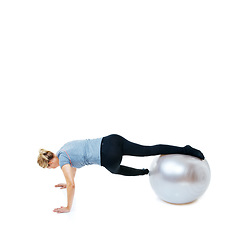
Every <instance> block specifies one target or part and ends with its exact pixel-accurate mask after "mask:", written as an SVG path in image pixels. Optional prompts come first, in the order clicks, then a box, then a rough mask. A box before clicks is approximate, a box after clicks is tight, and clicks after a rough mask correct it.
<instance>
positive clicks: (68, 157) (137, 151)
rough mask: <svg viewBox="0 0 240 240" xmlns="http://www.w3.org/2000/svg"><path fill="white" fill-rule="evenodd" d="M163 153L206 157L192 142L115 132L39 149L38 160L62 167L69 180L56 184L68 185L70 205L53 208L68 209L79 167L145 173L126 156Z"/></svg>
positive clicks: (63, 186) (146, 171)
mask: <svg viewBox="0 0 240 240" xmlns="http://www.w3.org/2000/svg"><path fill="white" fill-rule="evenodd" d="M160 154H185V155H191V156H195V157H197V158H199V159H201V160H203V159H204V156H203V154H202V153H201V152H200V151H199V150H197V149H194V148H192V147H191V146H189V145H187V146H185V147H176V146H170V145H163V144H159V145H154V146H142V145H139V144H136V143H132V142H129V141H128V140H126V139H125V138H123V137H122V136H119V135H116V134H112V135H109V136H107V137H103V138H97V139H87V140H76V141H72V142H68V143H66V144H65V145H64V146H63V147H61V148H60V150H59V151H58V152H57V153H56V154H54V153H52V152H50V151H47V150H44V149H41V150H40V151H39V156H38V164H39V165H40V166H41V167H43V168H49V169H53V168H57V167H58V166H60V167H61V169H62V171H63V174H64V177H65V179H66V184H64V183H60V184H57V185H56V186H55V187H61V188H67V199H68V205H67V207H61V208H56V209H54V210H53V211H54V212H57V213H66V212H70V210H71V207H72V203H73V197H74V190H75V183H74V177H75V173H76V169H77V168H81V167H83V166H85V165H90V164H98V165H101V166H103V167H105V168H106V169H107V170H109V171H110V172H111V173H114V174H121V175H124V176H138V175H145V174H148V173H149V170H148V169H135V168H130V167H126V166H123V165H121V161H122V157H123V156H124V155H129V156H138V157H144V156H154V155H160Z"/></svg>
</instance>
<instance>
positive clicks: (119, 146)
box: [101, 134, 204, 176]
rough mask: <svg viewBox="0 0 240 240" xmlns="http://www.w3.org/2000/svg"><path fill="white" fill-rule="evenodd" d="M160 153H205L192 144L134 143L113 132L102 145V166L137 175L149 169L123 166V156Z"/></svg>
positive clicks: (201, 155)
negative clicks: (145, 144)
mask: <svg viewBox="0 0 240 240" xmlns="http://www.w3.org/2000/svg"><path fill="white" fill-rule="evenodd" d="M160 154H186V155H192V156H195V157H198V158H201V159H204V156H203V154H202V153H201V152H200V151H199V150H197V149H194V148H192V147H190V146H185V147H176V146H171V145H164V144H159V145H154V146H143V145H139V144H136V143H132V142H130V141H128V140H126V139H125V138H123V137H121V136H119V135H116V134H113V135H109V136H107V137H104V138H103V141H102V147H101V161H102V166H104V167H105V168H107V169H108V170H109V171H110V172H112V173H115V174H121V175H126V176H137V175H144V174H147V173H148V172H149V171H148V170H147V169H134V168H129V167H126V166H122V165H120V164H121V161H122V156H124V155H129V156H139V157H144V156H154V155H160Z"/></svg>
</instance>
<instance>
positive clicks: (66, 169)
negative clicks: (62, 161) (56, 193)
mask: <svg viewBox="0 0 240 240" xmlns="http://www.w3.org/2000/svg"><path fill="white" fill-rule="evenodd" d="M62 171H63V174H64V177H65V179H66V183H67V198H68V205H67V207H61V208H55V209H54V210H53V211H54V212H57V213H66V212H70V210H71V208H72V203H73V197H74V192H75V183H74V177H75V174H76V168H72V167H71V166H70V165H69V164H66V165H64V166H63V167H62Z"/></svg>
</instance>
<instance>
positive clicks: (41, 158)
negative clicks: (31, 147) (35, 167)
mask: <svg viewBox="0 0 240 240" xmlns="http://www.w3.org/2000/svg"><path fill="white" fill-rule="evenodd" d="M52 158H53V153H52V152H50V151H48V150H45V149H40V150H39V155H38V160H37V163H38V164H39V166H40V167H42V168H47V167H48V161H49V160H51V159H52Z"/></svg>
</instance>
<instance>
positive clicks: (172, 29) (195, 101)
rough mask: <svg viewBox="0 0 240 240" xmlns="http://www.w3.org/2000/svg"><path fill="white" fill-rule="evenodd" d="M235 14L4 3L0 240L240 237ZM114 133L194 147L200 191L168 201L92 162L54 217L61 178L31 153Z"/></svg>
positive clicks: (217, 4) (207, 3)
mask: <svg viewBox="0 0 240 240" xmlns="http://www.w3.org/2000/svg"><path fill="white" fill-rule="evenodd" d="M239 12H240V6H239V1H233V0H228V1H219V0H218V1H215V0H202V1H190V0H189V1H187V0H181V1H174V0H167V1H152V0H148V1H143V0H137V1H135V0H121V1H112V0H111V1H110V0H109V1H107V0H102V1H94V0H86V1H61V0H57V1H53V0H41V1H30V0H29V1H26V0H22V1H11V0H6V1H5V0H1V2H0V79H1V86H0V90H1V94H0V104H1V118H0V121H1V124H0V128H1V129H0V130H1V134H0V138H1V174H0V178H1V185H2V188H1V190H2V191H1V199H0V204H1V205H0V206H1V212H0V218H1V220H2V221H1V232H0V234H1V239H14V237H15V238H17V237H18V238H19V237H32V238H34V239H43V238H44V239H53V237H54V239H59V238H62V239H64V238H65V239H85V240H86V239H144V238H147V239H165V240H168V239H170V240H172V239H185V240H188V239H189V240H190V239H195V240H198V239H201V240H202V239H213V238H215V239H217V238H218V237H222V238H228V239H231V240H234V239H239V237H240V233H239V229H238V227H239V223H238V221H237V220H236V219H238V216H239V210H240V209H239V201H240V197H239V194H238V192H239V182H240V178H239V169H240V159H239V134H240V131H239V130H240V129H239V120H240V117H239V101H240V96H239V85H238V82H239V79H240V78H239V77H240V72H239V66H240V58H239V56H240V47H239V46H240V44H239V43H240V32H239V27H240V15H239ZM111 133H118V134H120V135H123V136H124V137H125V138H127V139H129V140H130V141H134V142H137V143H140V144H146V145H151V144H157V143H165V144H173V145H179V146H184V145H186V144H191V145H192V146H194V147H196V148H199V149H200V150H201V151H202V152H203V153H204V155H205V156H206V159H207V160H208V162H209V164H210V167H211V171H212V179H211V183H210V186H209V188H208V190H207V192H206V193H205V194H204V195H203V196H202V198H200V199H199V200H198V201H197V202H195V203H193V204H190V205H183V206H176V205H170V204H167V203H164V202H162V201H161V200H158V199H157V197H156V196H155V194H154V192H153V191H152V189H151V187H150V184H149V179H148V176H142V177H122V176H116V175H112V174H110V173H109V172H107V171H106V170H105V169H104V168H101V167H99V166H88V167H85V168H82V169H80V170H78V171H77V175H76V193H75V199H74V206H73V209H72V212H71V213H69V214H56V213H53V212H52V210H53V209H54V208H56V207H60V206H65V205H66V191H65V190H59V189H55V188H54V185H55V184H57V183H60V182H63V181H64V178H63V175H62V173H61V170H60V169H59V168H58V169H57V170H45V169H42V168H40V167H38V165H37V163H36V160H37V155H38V150H39V148H46V149H49V150H52V151H54V152H56V151H57V150H58V149H59V148H60V147H61V146H62V145H63V144H64V143H65V142H67V141H70V140H74V139H85V138H95V137H102V136H105V135H108V134H111ZM151 161H152V158H144V159H143V158H133V157H125V158H124V160H123V163H124V164H126V165H129V166H133V167H134V166H135V167H139V168H144V167H146V168H147V167H149V166H150V164H151ZM3 236H4V237H3Z"/></svg>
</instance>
